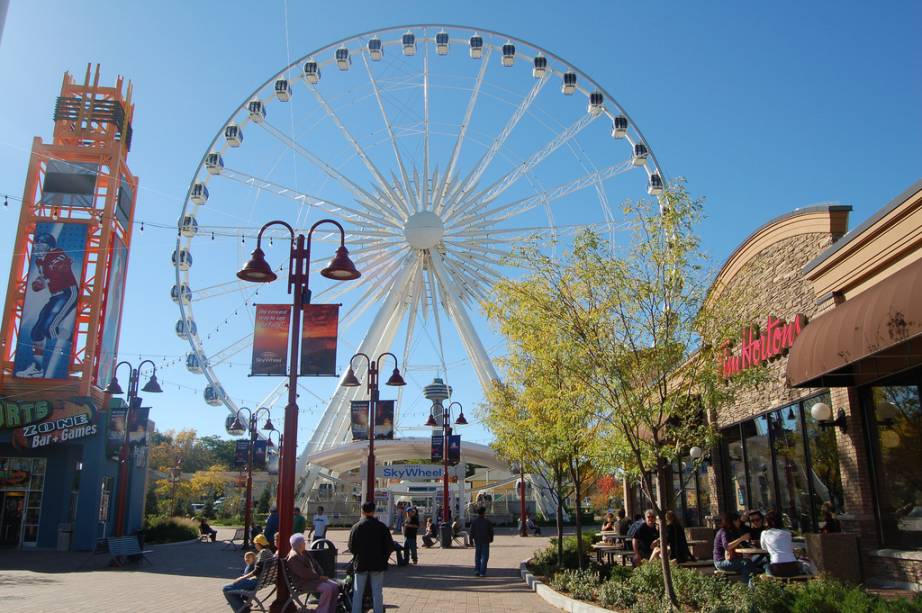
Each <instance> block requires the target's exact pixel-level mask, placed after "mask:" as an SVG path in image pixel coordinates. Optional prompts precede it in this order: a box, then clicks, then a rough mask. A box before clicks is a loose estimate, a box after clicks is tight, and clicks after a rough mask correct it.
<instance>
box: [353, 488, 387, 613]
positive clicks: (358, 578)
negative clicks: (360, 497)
mask: <svg viewBox="0 0 922 613" xmlns="http://www.w3.org/2000/svg"><path fill="white" fill-rule="evenodd" d="M362 515H363V517H362V519H361V520H360V521H359V522H358V523H357V524H355V525H354V526H352V530H350V531H349V551H351V552H352V556H353V557H354V558H355V592H354V593H353V595H352V613H362V599H363V596H364V594H365V584H366V583H367V582H369V581H370V582H371V598H372V601H373V602H374V611H375V613H384V571H385V570H387V559H388V558H389V557H390V556H391V552H392V551H394V539H393V537H391V531H390V530H388V529H387V526H385V525H384V524H383V523H381V522H380V521H378V520H377V519H376V518H375V503H374V502H366V503H365V504H363V505H362Z"/></svg>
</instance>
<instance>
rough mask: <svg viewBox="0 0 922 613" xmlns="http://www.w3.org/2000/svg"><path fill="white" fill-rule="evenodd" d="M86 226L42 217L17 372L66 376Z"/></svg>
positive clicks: (26, 375) (45, 376)
mask: <svg viewBox="0 0 922 613" xmlns="http://www.w3.org/2000/svg"><path fill="white" fill-rule="evenodd" d="M86 232H87V228H86V226H85V225H83V224H73V223H68V224H63V223H39V224H36V226H35V233H34V234H33V240H32V257H31V261H30V263H29V277H28V283H27V284H26V298H25V304H24V306H23V314H22V323H21V324H20V329H19V337H18V341H17V347H16V358H15V373H16V376H17V377H23V378H30V379H63V378H66V377H67V373H68V367H69V366H70V362H71V355H70V354H71V348H72V345H73V338H74V323H75V316H76V310H77V298H78V295H79V293H80V292H79V286H78V283H77V279H80V278H81V277H82V272H83V252H84V247H85V245H86Z"/></svg>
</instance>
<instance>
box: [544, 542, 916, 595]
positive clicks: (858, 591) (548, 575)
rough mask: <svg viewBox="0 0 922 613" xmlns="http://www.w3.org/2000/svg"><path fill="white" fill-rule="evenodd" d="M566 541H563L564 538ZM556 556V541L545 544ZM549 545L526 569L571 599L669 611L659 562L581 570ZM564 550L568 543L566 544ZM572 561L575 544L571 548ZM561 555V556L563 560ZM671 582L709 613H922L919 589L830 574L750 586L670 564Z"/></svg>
mask: <svg viewBox="0 0 922 613" xmlns="http://www.w3.org/2000/svg"><path fill="white" fill-rule="evenodd" d="M565 545H566V541H565ZM548 549H550V550H552V552H553V556H556V549H554V546H553V545H552V546H551V547H548ZM548 549H546V550H542V551H538V552H535V557H533V558H532V559H531V560H530V561H529V563H528V568H529V570H531V571H532V572H533V573H535V574H536V575H539V576H543V577H544V578H545V580H546V582H547V584H548V585H549V586H550V587H551V588H553V589H554V590H556V591H558V592H560V593H562V594H566V595H567V596H569V597H570V598H574V599H577V600H581V601H585V602H591V603H593V604H595V605H597V606H602V607H605V608H607V609H610V610H614V611H630V612H632V613H633V612H638V613H656V612H659V611H672V609H671V607H670V604H669V601H668V600H667V599H665V598H663V593H664V588H663V575H662V569H661V568H660V565H659V564H645V565H643V566H641V567H640V568H638V569H635V570H631V569H629V568H625V567H620V566H615V567H599V566H597V565H596V564H594V563H589V564H588V565H587V566H586V567H585V568H584V570H575V569H573V568H558V567H556V566H553V565H550V566H549V565H548V562H549V560H551V559H555V558H552V557H551V556H550V555H549V554H548ZM565 549H566V547H565ZM571 557H572V559H573V561H574V562H575V560H576V559H577V558H576V551H575V543H574V545H573V547H572V556H571ZM566 559H567V558H566V556H565V561H566ZM672 576H673V584H674V586H675V591H676V594H677V596H678V598H679V602H680V604H681V607H682V610H683V611H702V612H708V613H752V612H757V613H787V612H793V613H884V612H885V611H894V612H897V613H922V594H920V595H919V596H917V597H916V598H915V599H913V600H911V601H910V600H906V599H900V600H890V601H885V600H882V599H881V598H879V597H877V596H875V595H872V594H869V593H867V592H866V591H865V590H864V589H863V588H861V587H859V586H852V585H846V584H844V583H841V582H839V581H836V580H834V579H829V578H818V579H815V580H813V581H809V582H807V583H803V584H796V585H788V586H783V585H782V584H780V583H778V582H775V581H761V580H759V581H756V582H754V586H753V587H752V588H751V589H750V588H748V587H747V586H746V585H745V584H743V583H740V582H737V581H728V580H726V579H721V578H718V577H714V576H712V575H706V574H703V573H700V572H697V571H695V570H692V569H687V568H678V567H674V568H673V571H672Z"/></svg>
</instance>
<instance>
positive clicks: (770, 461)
mask: <svg viewBox="0 0 922 613" xmlns="http://www.w3.org/2000/svg"><path fill="white" fill-rule="evenodd" d="M820 401H823V402H826V403H828V402H829V394H828V393H827V394H823V395H820V396H816V397H814V398H810V399H808V400H805V401H802V402H798V403H795V404H792V405H789V406H786V407H783V408H781V409H775V410H773V411H770V412H768V413H765V414H763V415H760V416H758V417H756V418H755V419H752V420H749V421H745V422H743V423H741V424H739V425H737V426H732V427H730V428H727V429H726V430H724V431H723V432H722V433H721V434H722V443H723V444H722V449H723V452H722V453H723V456H724V487H725V488H726V490H727V496H728V498H729V499H728V500H727V503H726V505H725V508H727V509H729V510H735V511H738V512H742V511H747V510H752V509H759V510H761V511H763V512H765V511H768V510H776V511H778V512H779V513H781V515H782V518H783V521H784V524H785V526H786V527H788V528H790V529H792V530H796V531H799V532H805V531H811V530H817V529H819V528H820V527H821V522H822V514H823V512H824V511H827V510H829V511H831V512H833V513H841V512H842V511H843V510H844V509H843V508H842V499H843V496H842V481H841V478H840V474H839V456H838V449H837V447H836V440H835V432H833V431H832V430H830V429H828V428H820V427H819V426H818V424H816V422H815V421H814V420H813V418H812V416H810V407H811V406H813V405H814V404H816V403H817V402H820ZM920 444H922V443H920ZM701 483H706V479H699V484H701ZM701 492H702V490H701V489H700V488H699V495H700V494H701ZM702 505H704V502H703V501H702Z"/></svg>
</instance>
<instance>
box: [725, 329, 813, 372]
mask: <svg viewBox="0 0 922 613" xmlns="http://www.w3.org/2000/svg"><path fill="white" fill-rule="evenodd" d="M766 324H767V325H766V326H765V328H763V329H761V330H760V329H759V327H758V326H749V327H748V328H746V329H744V330H743V332H742V333H741V334H740V345H739V353H735V352H734V347H733V343H732V342H731V341H729V340H728V341H726V342H725V343H724V344H723V352H722V355H721V357H720V373H721V375H722V376H723V377H724V379H729V378H731V377H733V376H735V375H738V374H740V373H741V372H743V371H744V370H746V369H747V368H753V367H754V366H761V365H762V364H765V363H766V362H768V361H770V360H773V359H775V358H778V357H781V356H783V355H785V354H786V353H787V352H788V350H789V349H790V348H791V346H792V345H793V344H794V341H795V340H796V339H797V337H798V336H800V333H801V331H802V330H803V329H804V327H805V326H806V325H807V316H806V315H802V314H800V313H798V314H797V315H795V316H794V319H793V320H792V321H790V322H786V321H784V320H783V319H779V318H777V317H773V316H771V315H769V316H768V319H767V322H766Z"/></svg>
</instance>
